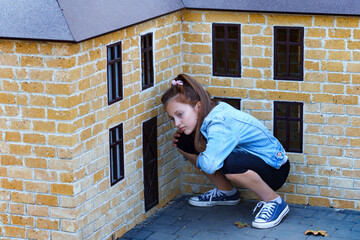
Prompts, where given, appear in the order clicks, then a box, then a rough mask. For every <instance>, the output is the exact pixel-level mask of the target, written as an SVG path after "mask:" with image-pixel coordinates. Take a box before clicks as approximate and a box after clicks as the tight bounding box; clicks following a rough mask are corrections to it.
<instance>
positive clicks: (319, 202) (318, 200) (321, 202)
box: [309, 197, 330, 207]
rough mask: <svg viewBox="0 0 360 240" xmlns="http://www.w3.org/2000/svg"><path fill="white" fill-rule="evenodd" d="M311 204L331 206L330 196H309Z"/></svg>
mask: <svg viewBox="0 0 360 240" xmlns="http://www.w3.org/2000/svg"><path fill="white" fill-rule="evenodd" d="M309 205H312V206H321V207H330V200H329V199H328V198H321V197H309Z"/></svg>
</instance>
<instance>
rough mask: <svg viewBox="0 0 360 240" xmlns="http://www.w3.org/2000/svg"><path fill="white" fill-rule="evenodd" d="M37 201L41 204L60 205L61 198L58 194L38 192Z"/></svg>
mask: <svg viewBox="0 0 360 240" xmlns="http://www.w3.org/2000/svg"><path fill="white" fill-rule="evenodd" d="M35 202H36V204H39V205H47V206H58V205H59V199H58V197H57V196H51V195H44V194H37V195H36V196H35Z"/></svg>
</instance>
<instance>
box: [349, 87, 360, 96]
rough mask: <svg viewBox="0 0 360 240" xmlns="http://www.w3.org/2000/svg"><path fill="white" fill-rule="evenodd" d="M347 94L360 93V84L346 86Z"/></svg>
mask: <svg viewBox="0 0 360 240" xmlns="http://www.w3.org/2000/svg"><path fill="white" fill-rule="evenodd" d="M346 94H353V95H360V86H346Z"/></svg>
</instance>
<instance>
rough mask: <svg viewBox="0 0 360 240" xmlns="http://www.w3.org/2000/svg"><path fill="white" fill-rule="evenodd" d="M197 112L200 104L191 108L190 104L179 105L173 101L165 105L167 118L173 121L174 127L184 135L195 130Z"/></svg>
mask: <svg viewBox="0 0 360 240" xmlns="http://www.w3.org/2000/svg"><path fill="white" fill-rule="evenodd" d="M199 110H200V102H198V103H197V104H196V105H195V106H194V107H192V106H191V105H190V104H186V103H180V102H178V101H176V100H174V99H173V100H170V101H169V102H168V104H167V105H166V112H167V113H168V115H169V117H170V118H171V119H173V121H174V124H175V126H176V127H177V128H179V129H180V130H181V131H182V132H184V133H185V134H186V135H189V134H191V133H192V132H193V131H194V130H195V128H196V123H197V120H198V113H199Z"/></svg>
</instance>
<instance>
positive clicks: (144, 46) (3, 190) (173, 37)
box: [0, 0, 360, 240]
mask: <svg viewBox="0 0 360 240" xmlns="http://www.w3.org/2000/svg"><path fill="white" fill-rule="evenodd" d="M0 6H1V10H0V13H1V14H0V22H1V24H0V38H1V39H0V90H1V91H0V136H1V142H0V161H1V165H0V221H1V224H0V233H1V236H2V237H4V239H12V238H16V239H69V240H70V239H115V238H117V237H120V236H122V235H123V234H124V233H125V232H126V231H128V230H130V229H131V228H133V227H134V226H136V225H137V224H139V223H140V222H142V221H143V220H144V219H146V218H147V217H149V216H151V215H152V214H153V213H154V212H156V211H157V210H158V209H160V208H162V207H164V206H165V205H166V204H167V203H168V202H169V201H170V200H172V199H173V198H174V197H176V196H178V195H180V194H193V193H202V192H204V191H206V190H209V189H211V188H212V185H211V184H210V182H209V181H207V180H206V179H205V177H204V176H203V175H202V174H201V173H200V172H199V171H198V170H196V169H195V168H194V167H193V166H192V165H191V164H190V163H189V162H188V161H184V159H183V158H182V157H181V156H179V154H178V152H177V150H176V149H174V147H172V145H171V139H172V134H173V133H174V131H175V130H174V125H173V124H172V122H171V121H170V119H169V118H168V117H167V114H166V113H165V112H164V109H163V108H162V106H161V103H160V97H161V95H162V93H163V92H164V91H165V90H166V89H167V88H168V87H169V84H170V80H171V79H172V78H174V77H175V76H176V75H177V74H179V73H187V74H189V75H191V76H194V77H195V78H196V79H197V80H198V81H199V82H200V83H201V84H202V85H203V86H204V87H205V88H206V89H207V90H208V91H209V92H210V93H211V95H212V96H213V97H216V98H220V99H223V100H224V101H227V102H229V103H230V104H233V105H234V106H235V107H237V108H240V109H241V110H242V111H246V112H248V113H250V114H251V115H253V116H255V117H256V118H258V119H259V120H261V121H262V122H263V123H264V124H265V125H266V126H267V127H268V128H269V129H270V130H271V131H273V133H274V135H275V136H276V137H277V138H278V139H279V140H280V141H281V142H282V143H283V144H284V146H285V148H286V150H287V152H288V154H289V159H290V161H291V173H290V176H289V178H288V181H287V183H286V184H285V185H284V187H283V188H282V189H280V191H279V193H280V194H281V195H282V196H283V197H284V198H285V199H286V201H287V202H288V203H296V204H309V205H316V206H326V207H335V208H347V209H357V210H359V209H360V202H359V199H360V107H359V93H360V28H359V27H360V8H359V7H358V6H357V5H356V3H354V2H353V1H333V0H328V1H317V2H316V3H314V1H309V0H304V1H301V2H295V1H286V0H275V1H268V0H259V1H246V0H239V1H236V0H227V1H219V0H206V1H205V0H197V1H194V0H152V1H144V0H132V1H116V0H107V1H104V0H96V1H95V0H77V1H65V0H57V1H56V0H33V1H27V0H18V1H10V0H0ZM242 197H244V198H251V199H256V198H257V196H254V195H252V194H251V193H250V192H248V191H246V189H243V190H242Z"/></svg>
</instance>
